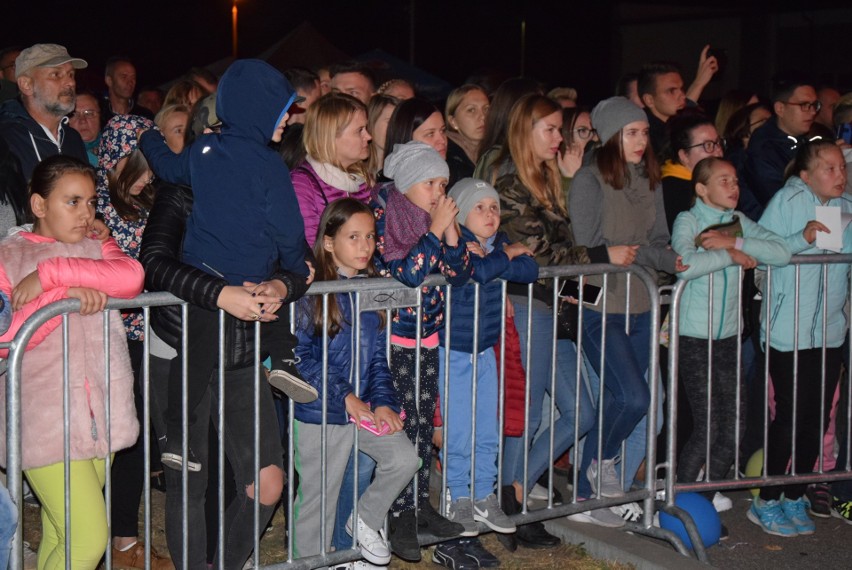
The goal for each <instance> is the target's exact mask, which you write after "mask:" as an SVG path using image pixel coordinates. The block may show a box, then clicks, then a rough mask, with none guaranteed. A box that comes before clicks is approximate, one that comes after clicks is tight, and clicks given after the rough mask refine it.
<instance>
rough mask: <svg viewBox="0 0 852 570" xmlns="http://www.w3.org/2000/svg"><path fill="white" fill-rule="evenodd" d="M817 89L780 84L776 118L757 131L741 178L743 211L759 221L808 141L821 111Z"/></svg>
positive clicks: (774, 98)
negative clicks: (787, 171) (788, 169)
mask: <svg viewBox="0 0 852 570" xmlns="http://www.w3.org/2000/svg"><path fill="white" fill-rule="evenodd" d="M820 107H821V105H820V103H819V100H818V99H817V94H816V90H815V89H814V88H813V87H812V86H811V85H809V84H808V83H806V82H805V81H803V80H801V79H795V78H794V79H792V80H788V79H784V80H781V81H779V82H778V83H777V84H776V86H775V89H774V93H773V96H772V109H773V111H775V116H774V117H772V118H771V119H769V120H768V121H766V123H765V124H764V125H763V126H762V127H760V128H759V129H757V130H756V131H754V134H753V135H752V136H751V140H750V141H749V144H748V149H747V150H746V159H745V164H744V166H743V172H740V173H738V174H739V179H740V205H739V207H740V209H741V210H742V211H743V213H745V214H746V215H747V216H749V217H750V218H751V219H752V220H758V219H759V218H760V215H761V214H762V213H763V209H764V208H765V207H766V204H768V203H769V200H770V199H771V198H772V197H773V196H774V195H775V193H776V192H777V191H778V190H779V189H780V188H781V187H782V186H783V185H784V170H785V169H786V168H787V165H788V164H789V163H790V161H791V160H792V159H793V157H794V156H795V155H796V149H797V148H798V145H799V144H801V143H802V142H804V140H805V135H807V133H808V131H809V130H810V128H811V125H812V124H813V122H814V119H815V117H816V115H817V113H818V112H819V110H820Z"/></svg>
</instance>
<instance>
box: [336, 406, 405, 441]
mask: <svg viewBox="0 0 852 570" xmlns="http://www.w3.org/2000/svg"><path fill="white" fill-rule="evenodd" d="M399 419H401V420H404V419H405V410H400V411H399ZM349 423H351V424H355V423H358V420H356V419H355V418H354V417H353V416H349ZM361 428H362V429H365V430H367V431H368V432H370V433H372V434H373V435H378V436H380V437H381V436H383V435H387V433H388V432H389V431H390V426H389V425H388V424H383V425H382V427H381V428H379V427H378V426H377V425H376V424H375V423H374V422H371V421H370V420H361Z"/></svg>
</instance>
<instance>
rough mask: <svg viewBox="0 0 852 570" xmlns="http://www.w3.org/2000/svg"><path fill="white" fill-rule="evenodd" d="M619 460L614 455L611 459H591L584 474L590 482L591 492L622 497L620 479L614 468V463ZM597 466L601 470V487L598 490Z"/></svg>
mask: <svg viewBox="0 0 852 570" xmlns="http://www.w3.org/2000/svg"><path fill="white" fill-rule="evenodd" d="M620 461H621V457H619V456H618V455H616V456H615V457H613V458H612V459H604V460H603V461H597V460H594V459H593V460H592V463H591V465H589V468H588V469H587V470H586V476H587V477H588V478H589V483H591V484H592V492H594V494H595V495H600V496H602V497H623V496H624V489H623V488H622V487H621V480H620V479H619V477H618V472H616V470H615V464H616V463H618V462H620ZM598 467H600V470H601V488H600V492H599V491H598Z"/></svg>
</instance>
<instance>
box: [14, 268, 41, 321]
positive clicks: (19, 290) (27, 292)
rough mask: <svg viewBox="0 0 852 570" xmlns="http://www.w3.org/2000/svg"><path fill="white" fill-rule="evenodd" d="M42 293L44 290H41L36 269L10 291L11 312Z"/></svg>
mask: <svg viewBox="0 0 852 570" xmlns="http://www.w3.org/2000/svg"><path fill="white" fill-rule="evenodd" d="M42 293H44V290H43V289H42V288H41V280H40V279H39V278H38V269H36V270H35V271H33V272H32V273H30V274H29V275H27V276H26V277H24V278H23V279H21V280H20V282H18V284H17V285H15V288H14V289H12V310H14V311H17V310H19V309H20V308H21V307H23V306H24V305H26V304H27V303H29V302H30V301H32V300H33V299H35V298H36V297H38V296H39V295H41V294H42Z"/></svg>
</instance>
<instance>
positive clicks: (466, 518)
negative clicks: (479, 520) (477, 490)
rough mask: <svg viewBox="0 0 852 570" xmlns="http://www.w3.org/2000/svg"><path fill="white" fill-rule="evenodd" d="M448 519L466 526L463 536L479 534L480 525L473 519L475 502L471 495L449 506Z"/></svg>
mask: <svg viewBox="0 0 852 570" xmlns="http://www.w3.org/2000/svg"><path fill="white" fill-rule="evenodd" d="M447 520H451V521H453V522H455V523H459V524H460V525H462V526H463V527H464V531H463V532H462V533H461V536H479V525H478V524H476V521H475V520H473V503H472V502H471V500H470V497H462V498H460V499H458V500H456V501H453V502H451V503H450V505H449V507H447Z"/></svg>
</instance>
